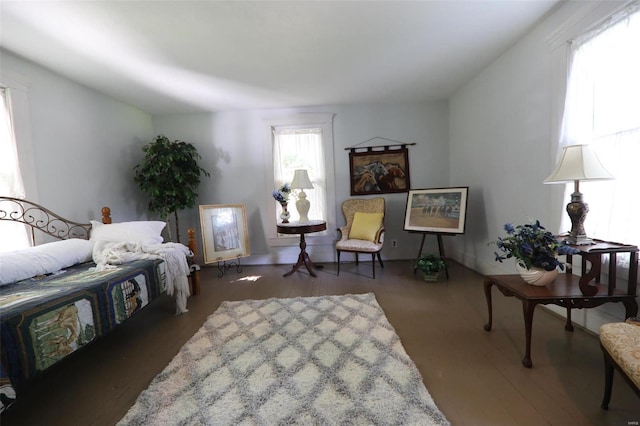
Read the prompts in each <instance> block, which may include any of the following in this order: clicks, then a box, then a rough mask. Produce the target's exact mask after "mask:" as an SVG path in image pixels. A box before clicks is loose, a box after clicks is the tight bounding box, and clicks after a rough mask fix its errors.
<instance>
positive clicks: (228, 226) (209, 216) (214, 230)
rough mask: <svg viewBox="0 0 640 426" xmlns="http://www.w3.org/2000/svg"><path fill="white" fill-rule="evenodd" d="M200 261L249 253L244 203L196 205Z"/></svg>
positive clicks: (219, 259) (213, 261) (210, 261)
mask: <svg viewBox="0 0 640 426" xmlns="http://www.w3.org/2000/svg"><path fill="white" fill-rule="evenodd" d="M200 227H201V230H202V248H203V251H204V263H215V262H222V261H224V260H229V259H237V258H239V257H247V256H249V234H248V232H247V214H246V210H245V206H244V204H215V205H206V206H200Z"/></svg>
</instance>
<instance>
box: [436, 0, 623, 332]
mask: <svg viewBox="0 0 640 426" xmlns="http://www.w3.org/2000/svg"><path fill="white" fill-rule="evenodd" d="M620 4H621V3H619V2H618V3H616V2H600V3H589V2H569V3H566V4H565V5H563V6H562V7H561V8H560V9H558V10H556V11H555V12H554V13H553V14H551V15H550V16H548V17H547V18H546V19H544V20H543V21H542V22H541V23H540V24H539V25H538V26H537V27H536V28H535V29H534V30H533V31H531V32H530V33H529V34H528V35H526V36H525V37H524V38H523V39H522V40H520V41H519V42H518V43H517V44H516V45H514V46H513V47H512V48H510V49H509V50H508V51H506V52H505V53H504V54H502V55H501V56H500V58H498V59H497V60H496V61H495V62H494V63H492V64H491V65H490V66H489V67H487V68H486V69H485V70H484V71H483V72H482V73H480V74H479V75H477V76H476V77H475V78H474V79H473V80H472V81H470V82H469V83H468V84H467V85H466V86H464V87H463V88H462V89H460V90H459V91H458V92H457V93H456V94H455V96H453V97H452V98H451V99H450V104H449V108H450V111H449V114H450V133H449V137H450V138H449V143H450V161H451V167H450V172H451V178H450V183H451V184H452V185H462V184H465V183H469V182H470V183H471V185H470V190H469V206H468V220H467V232H466V234H465V235H464V236H463V237H460V238H455V239H453V240H450V241H449V247H448V248H447V250H448V254H450V255H451V256H452V257H455V258H456V259H458V260H459V261H461V262H462V263H463V264H465V265H467V266H469V267H470V268H472V269H475V270H477V271H479V272H481V273H483V274H505V273H507V274H508V273H515V272H514V265H513V263H510V262H506V263H504V264H500V263H498V262H495V261H494V258H495V256H494V251H495V246H492V245H488V243H489V242H490V241H492V240H495V239H496V238H497V237H498V236H501V235H504V231H503V225H504V224H505V223H507V222H512V223H514V224H520V223H525V222H528V221H530V220H531V219H539V220H540V221H541V223H542V224H543V225H545V226H546V227H547V228H548V229H549V230H551V231H552V232H558V231H561V230H560V229H558V227H559V223H560V218H561V216H562V215H565V214H566V212H565V211H564V206H565V204H566V203H567V202H568V200H566V199H564V200H563V199H562V197H561V196H558V194H560V195H561V192H562V191H561V188H558V185H544V184H543V183H542V182H543V180H544V179H545V178H546V177H547V176H548V175H549V174H550V173H551V171H552V169H553V167H554V165H555V158H556V146H557V134H558V127H559V122H560V117H561V113H562V112H561V106H562V99H563V96H564V94H563V85H562V82H563V81H564V79H565V74H564V73H565V70H566V54H565V52H566V43H565V41H566V40H569V39H570V38H571V37H572V36H575V35H576V34H577V33H578V32H580V31H581V29H582V30H584V29H586V27H588V26H589V23H590V22H591V23H592V22H594V21H597V20H599V19H602V18H603V17H604V16H606V15H607V14H608V13H610V12H611V10H612V9H614V8H616V7H619V6H620ZM603 6H604V7H603ZM563 38H564V39H563ZM587 225H588V218H587ZM564 231H566V230H564ZM556 311H557V312H559V313H562V312H563V310H556ZM573 316H574V320H576V321H577V322H578V323H581V324H582V325H584V326H587V327H588V328H590V329H592V330H597V329H598V328H599V325H600V324H601V323H603V322H610V321H614V320H620V319H623V318H624V308H623V307H622V306H621V305H620V304H607V305H606V306H603V307H601V308H599V309H595V310H578V312H576V313H575V314H573Z"/></svg>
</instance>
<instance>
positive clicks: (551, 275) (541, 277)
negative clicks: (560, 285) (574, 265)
mask: <svg viewBox="0 0 640 426" xmlns="http://www.w3.org/2000/svg"><path fill="white" fill-rule="evenodd" d="M516 271H518V273H519V274H520V276H521V277H522V279H523V280H524V282H526V283H527V284H531V285H535V286H539V287H543V286H545V285H548V284H551V283H552V282H553V281H554V280H555V279H556V277H557V276H558V269H557V268H556V269H554V270H552V271H547V270H545V269H542V268H531V269H527V268H524V267H522V266H521V265H520V264H519V263H518V262H516Z"/></svg>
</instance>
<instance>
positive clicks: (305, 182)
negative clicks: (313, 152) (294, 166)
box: [291, 169, 313, 189]
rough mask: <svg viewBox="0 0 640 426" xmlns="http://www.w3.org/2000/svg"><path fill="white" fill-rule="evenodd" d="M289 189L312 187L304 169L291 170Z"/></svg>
mask: <svg viewBox="0 0 640 426" xmlns="http://www.w3.org/2000/svg"><path fill="white" fill-rule="evenodd" d="M291 189H313V184H312V183H311V180H310V179H309V174H308V173H307V170H306V169H298V170H296V171H295V172H293V181H292V182H291Z"/></svg>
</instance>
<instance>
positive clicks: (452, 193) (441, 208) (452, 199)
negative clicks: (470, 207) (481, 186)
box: [404, 186, 469, 234]
mask: <svg viewBox="0 0 640 426" xmlns="http://www.w3.org/2000/svg"><path fill="white" fill-rule="evenodd" d="M468 192H469V187H466V186H465V187H459V188H431V189H412V190H410V191H409V194H408V196H407V207H406V210H405V216H404V230H405V231H418V232H433V233H440V234H464V227H465V222H466V216H467V196H468Z"/></svg>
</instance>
